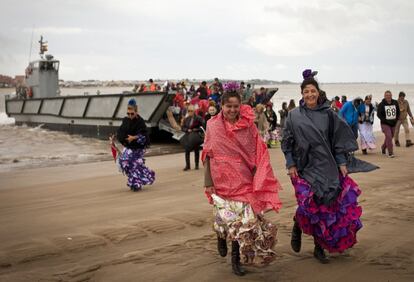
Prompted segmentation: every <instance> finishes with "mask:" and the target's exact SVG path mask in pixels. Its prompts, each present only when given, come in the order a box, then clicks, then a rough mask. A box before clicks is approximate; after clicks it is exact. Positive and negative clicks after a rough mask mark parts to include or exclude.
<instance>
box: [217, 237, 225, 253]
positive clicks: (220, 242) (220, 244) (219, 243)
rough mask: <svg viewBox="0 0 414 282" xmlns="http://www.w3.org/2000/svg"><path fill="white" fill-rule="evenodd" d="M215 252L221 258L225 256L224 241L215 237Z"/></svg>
mask: <svg viewBox="0 0 414 282" xmlns="http://www.w3.org/2000/svg"><path fill="white" fill-rule="evenodd" d="M217 250H218V252H219V255H220V256H221V257H225V256H227V242H226V239H223V238H220V237H219V236H217Z"/></svg>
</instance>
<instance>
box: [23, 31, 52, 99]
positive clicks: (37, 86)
mask: <svg viewBox="0 0 414 282" xmlns="http://www.w3.org/2000/svg"><path fill="white" fill-rule="evenodd" d="M39 44H40V52H39V54H40V60H37V61H32V62H30V63H29V66H28V67H27V68H26V85H27V87H28V88H29V95H28V96H29V98H46V97H56V96H57V95H58V94H59V61H58V60H54V59H53V56H52V55H50V54H46V55H45V52H47V50H48V45H47V42H46V41H43V36H41V37H40V40H39Z"/></svg>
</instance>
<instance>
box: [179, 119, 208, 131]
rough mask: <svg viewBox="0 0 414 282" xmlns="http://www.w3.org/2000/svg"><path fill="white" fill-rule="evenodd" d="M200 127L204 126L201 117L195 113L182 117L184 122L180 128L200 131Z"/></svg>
mask: <svg viewBox="0 0 414 282" xmlns="http://www.w3.org/2000/svg"><path fill="white" fill-rule="evenodd" d="M201 127H204V121H203V118H202V117H200V116H197V115H194V116H193V117H186V118H185V119H184V124H183V126H182V127H181V130H182V131H184V132H187V131H188V130H189V129H191V130H192V131H196V132H197V131H201Z"/></svg>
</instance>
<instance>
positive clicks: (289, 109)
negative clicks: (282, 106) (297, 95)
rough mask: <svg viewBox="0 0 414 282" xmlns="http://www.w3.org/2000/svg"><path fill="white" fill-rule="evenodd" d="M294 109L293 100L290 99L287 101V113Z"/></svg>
mask: <svg viewBox="0 0 414 282" xmlns="http://www.w3.org/2000/svg"><path fill="white" fill-rule="evenodd" d="M295 108H296V104H295V100H293V99H291V100H290V101H289V106H288V112H290V111H291V110H293V109H295Z"/></svg>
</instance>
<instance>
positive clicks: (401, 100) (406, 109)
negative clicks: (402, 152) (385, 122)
mask: <svg viewBox="0 0 414 282" xmlns="http://www.w3.org/2000/svg"><path fill="white" fill-rule="evenodd" d="M398 106H399V109H400V118H399V119H398V121H397V124H396V126H395V133H394V141H395V146H397V147H400V141H399V135H400V127H401V125H402V126H403V127H404V133H405V146H406V147H410V146H412V145H414V143H413V142H411V139H410V127H409V125H408V121H407V116H410V121H411V123H412V124H414V118H413V114H412V113H411V109H410V104H409V103H408V101H407V100H405V93H404V92H402V91H401V92H400V94H398Z"/></svg>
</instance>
